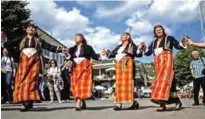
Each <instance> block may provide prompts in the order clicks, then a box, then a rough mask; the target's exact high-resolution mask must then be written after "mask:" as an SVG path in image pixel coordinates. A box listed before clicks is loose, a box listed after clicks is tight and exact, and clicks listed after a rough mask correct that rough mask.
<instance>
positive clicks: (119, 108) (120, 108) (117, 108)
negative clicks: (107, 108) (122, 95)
mask: <svg viewBox="0 0 205 119" xmlns="http://www.w3.org/2000/svg"><path fill="white" fill-rule="evenodd" d="M113 109H114V110H115V111H119V110H122V105H121V104H120V106H115V107H113Z"/></svg>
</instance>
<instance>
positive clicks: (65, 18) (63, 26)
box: [27, 1, 120, 52]
mask: <svg viewBox="0 0 205 119" xmlns="http://www.w3.org/2000/svg"><path fill="white" fill-rule="evenodd" d="M27 7H28V8H29V9H30V10H31V19H33V20H34V23H36V24H37V25H38V26H40V27H41V28H42V29H44V30H45V31H47V32H48V33H50V32H51V31H52V35H53V37H55V38H56V39H57V40H59V41H60V42H61V43H63V44H65V45H66V46H67V47H71V46H73V45H74V44H75V42H74V37H75V34H76V33H79V32H80V33H84V34H85V37H86V39H87V41H88V44H90V45H91V46H93V47H94V49H95V50H96V51H98V52H99V51H101V50H102V49H103V48H106V49H107V48H113V47H111V46H115V45H116V44H117V42H118V41H119V39H120V35H118V34H115V33H114V32H112V31H111V30H110V29H108V28H106V27H102V26H97V27H91V26H90V24H91V23H92V22H91V21H89V19H88V17H86V16H84V15H82V14H81V13H80V10H79V9H77V8H73V9H72V10H70V11H67V10H66V9H64V8H62V7H59V6H57V4H56V3H55V2H54V1H30V4H29V5H28V6H27Z"/></svg>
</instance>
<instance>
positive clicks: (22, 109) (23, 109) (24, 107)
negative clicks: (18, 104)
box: [20, 105, 28, 112]
mask: <svg viewBox="0 0 205 119" xmlns="http://www.w3.org/2000/svg"><path fill="white" fill-rule="evenodd" d="M26 111H28V107H27V106H25V105H24V106H23V107H22V108H21V109H20V112H26Z"/></svg>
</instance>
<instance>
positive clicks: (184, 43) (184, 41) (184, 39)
mask: <svg viewBox="0 0 205 119" xmlns="http://www.w3.org/2000/svg"><path fill="white" fill-rule="evenodd" d="M189 41H190V40H189V37H188V36H183V38H182V41H181V42H182V44H183V45H184V46H187V45H189Z"/></svg>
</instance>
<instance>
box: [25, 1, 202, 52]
mask: <svg viewBox="0 0 205 119" xmlns="http://www.w3.org/2000/svg"><path fill="white" fill-rule="evenodd" d="M77 3H79V4H81V5H83V6H85V7H86V8H89V7H93V6H95V7H96V11H95V16H96V17H97V18H99V19H102V18H105V19H106V20H107V21H108V22H109V20H111V19H112V20H116V19H118V20H119V19H124V18H126V21H125V25H126V26H127V31H130V33H131V34H132V37H133V40H134V41H135V43H136V44H139V43H140V42H142V41H145V42H147V43H149V42H150V41H152V40H153V27H154V26H155V25H156V24H162V25H163V26H164V27H165V29H166V32H167V33H168V34H172V35H174V32H175V27H176V25H175V24H177V25H178V24H179V23H182V22H190V21H193V20H195V19H196V18H197V12H198V10H197V5H198V3H197V2H194V1H193V0H187V1H171V0H167V1H166V2H164V1H162V0H155V1H153V2H151V0H148V1H134V0H133V1H123V2H119V3H116V4H113V5H108V4H109V2H105V3H102V2H89V1H85V2H84V1H77ZM28 8H29V9H31V18H32V19H33V20H34V22H35V23H37V25H39V26H40V27H42V28H43V29H45V30H46V31H48V32H51V31H52V34H53V36H54V37H55V38H57V39H58V40H60V41H61V42H62V43H63V44H65V45H66V46H68V47H71V46H73V45H74V37H75V34H76V33H78V32H83V33H84V34H85V37H86V39H87V40H88V44H90V45H92V46H93V47H94V49H95V50H96V51H97V52H99V51H100V50H102V49H103V48H108V49H112V48H114V47H115V46H116V45H117V44H118V42H119V41H120V35H121V34H118V33H115V31H111V30H110V29H109V28H106V27H105V26H101V25H100V24H95V21H90V20H89V18H88V16H84V15H82V14H81V11H80V10H79V9H78V8H75V7H74V8H72V10H69V11H68V10H66V9H65V8H63V7H61V6H58V5H57V4H56V3H55V2H54V1H30V4H29V5H28ZM111 8H112V9H111ZM103 20H104V19H103ZM91 24H92V25H95V26H97V27H92V26H91ZM122 24H123V23H122ZM173 24H174V25H173ZM122 32H123V31H122Z"/></svg>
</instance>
